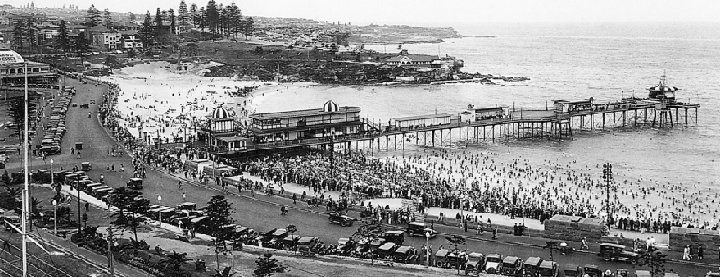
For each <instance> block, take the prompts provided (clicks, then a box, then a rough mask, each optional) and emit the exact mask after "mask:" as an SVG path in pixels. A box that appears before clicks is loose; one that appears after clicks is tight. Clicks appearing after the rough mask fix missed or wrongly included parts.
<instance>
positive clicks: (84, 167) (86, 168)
mask: <svg viewBox="0 0 720 277" xmlns="http://www.w3.org/2000/svg"><path fill="white" fill-rule="evenodd" d="M81 168H82V170H83V171H90V170H92V165H91V164H90V162H83V163H82V165H81Z"/></svg>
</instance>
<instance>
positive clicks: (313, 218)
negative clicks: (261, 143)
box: [53, 80, 709, 276]
mask: <svg viewBox="0 0 720 277" xmlns="http://www.w3.org/2000/svg"><path fill="white" fill-rule="evenodd" d="M69 83H70V84H69V85H74V86H76V88H77V89H78V94H77V96H76V97H75V98H74V100H73V101H74V102H77V103H79V104H80V103H86V102H88V101H89V99H92V98H94V99H96V102H97V103H100V99H101V97H102V96H101V95H100V89H101V88H102V86H101V87H96V86H94V85H92V84H90V85H81V84H78V83H77V82H75V81H74V80H70V81H69ZM96 111H97V107H96V106H94V105H92V106H91V108H90V109H89V112H91V113H92V114H93V116H92V117H91V118H88V117H87V112H88V109H80V108H71V109H70V111H69V112H68V116H67V126H68V132H67V134H66V137H65V139H64V140H63V151H64V152H63V154H62V155H58V156H53V159H55V160H56V165H58V166H60V165H62V166H65V168H68V167H71V166H72V165H73V164H79V163H80V162H81V161H86V160H87V161H91V162H92V163H93V164H94V167H95V168H94V169H93V170H92V171H90V172H89V175H90V176H91V177H92V178H93V179H96V180H97V179H98V178H99V176H100V175H101V174H102V175H104V176H105V180H106V182H107V183H108V185H110V186H113V187H122V186H124V184H125V182H126V181H127V179H128V178H129V177H131V172H129V171H126V172H118V171H117V169H119V164H120V163H123V164H124V165H125V166H126V168H127V167H129V166H128V165H130V164H131V160H130V158H129V157H128V156H127V155H125V156H123V157H108V155H107V149H108V148H109V147H111V146H112V145H114V144H115V142H114V141H113V140H112V138H111V137H110V136H108V134H107V133H106V132H105V131H104V129H103V128H102V127H101V126H100V125H99V124H98V122H97V120H96V119H95V117H94V115H95V112H96ZM75 141H82V142H84V149H83V150H81V151H82V156H83V158H82V159H77V158H76V157H73V156H71V155H70V154H69V149H70V147H72V146H73V145H74V142H75ZM85 157H87V158H85ZM109 164H114V165H115V168H116V171H107V170H105V169H106V167H107V165H109ZM178 180H179V179H177V177H174V176H168V174H166V173H164V172H161V171H156V170H149V171H148V176H147V178H146V179H145V188H144V190H143V193H144V195H145V197H146V198H147V199H150V200H151V203H152V204H163V205H167V206H175V205H177V204H179V203H181V202H184V201H191V202H195V203H198V206H200V207H202V206H205V203H206V202H207V201H208V200H209V199H210V197H211V196H212V195H215V194H221V193H224V192H222V191H220V190H219V189H218V188H217V187H216V186H213V185H210V186H202V185H199V184H188V183H187V182H183V185H182V186H181V187H180V188H179V187H178ZM182 192H185V195H186V199H183V198H182V194H183V193H182ZM157 195H162V201H161V202H159V201H158V200H157ZM226 195H227V198H228V199H229V201H230V203H231V204H232V207H233V215H232V217H233V219H234V220H235V221H236V223H238V224H241V225H244V226H249V227H252V228H254V229H255V230H258V231H266V230H269V229H272V228H279V227H285V226H287V225H289V224H293V225H295V226H297V228H298V232H297V235H312V236H318V237H319V238H320V239H321V240H322V241H325V242H326V243H335V242H336V241H337V239H338V238H340V237H349V236H350V235H351V234H352V233H353V232H354V231H355V230H356V228H355V227H349V228H347V227H340V226H338V225H333V224H329V223H328V219H327V216H326V215H325V214H324V208H313V209H310V208H307V207H306V206H305V205H304V204H298V205H293V204H292V201H291V200H288V199H285V198H280V197H275V196H267V195H261V194H251V193H249V192H243V193H240V194H238V193H237V191H236V190H233V191H232V192H230V193H226ZM279 205H289V206H291V207H293V209H292V210H291V212H290V213H289V215H287V216H281V215H280V211H279ZM355 216H357V215H355ZM436 229H438V230H439V231H441V232H453V233H461V234H462V233H463V232H461V231H460V230H458V229H457V228H450V227H446V226H436ZM479 238H480V239H470V240H468V242H467V244H466V245H465V246H463V248H467V249H469V250H470V251H475V252H481V253H485V254H489V253H500V254H503V255H515V256H519V257H521V258H527V257H531V256H539V257H542V258H546V259H547V258H549V252H548V251H547V250H543V249H541V248H539V247H534V246H526V245H517V244H510V243H507V242H513V241H523V240H526V239H525V238H515V237H512V236H506V235H500V237H499V239H498V240H497V241H492V240H489V239H488V238H489V234H488V233H486V234H485V235H484V236H480V237H479ZM406 244H409V245H413V246H415V247H416V248H420V247H422V245H424V244H425V239H424V238H406ZM430 244H431V245H433V248H434V249H438V246H439V245H440V244H446V243H445V241H444V239H443V238H442V237H441V236H439V237H438V238H435V239H433V240H431V241H430ZM446 247H447V245H446ZM191 255H192V253H191ZM555 260H556V261H558V262H560V263H561V264H564V263H575V264H585V263H592V264H596V265H598V266H600V268H602V269H608V268H609V269H616V268H628V269H633V266H632V265H628V264H621V263H607V262H603V261H601V260H600V259H599V258H598V257H597V256H596V255H594V254H588V253H579V252H576V253H574V254H572V255H569V256H560V255H555ZM667 268H668V269H673V270H674V271H675V272H683V275H686V274H688V275H694V276H701V275H704V274H705V273H706V272H707V271H708V270H709V268H705V267H701V266H695V265H685V264H671V265H668V266H667Z"/></svg>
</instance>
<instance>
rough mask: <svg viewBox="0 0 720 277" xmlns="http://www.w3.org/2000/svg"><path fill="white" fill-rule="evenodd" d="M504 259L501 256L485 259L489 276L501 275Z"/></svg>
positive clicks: (490, 256) (496, 255)
mask: <svg viewBox="0 0 720 277" xmlns="http://www.w3.org/2000/svg"><path fill="white" fill-rule="evenodd" d="M502 263H503V257H502V255H499V254H490V255H487V258H486V259H485V272H487V273H489V274H499V273H500V269H501V268H502Z"/></svg>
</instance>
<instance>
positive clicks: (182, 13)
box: [177, 0, 188, 32]
mask: <svg viewBox="0 0 720 277" xmlns="http://www.w3.org/2000/svg"><path fill="white" fill-rule="evenodd" d="M177 20H178V23H179V24H180V30H181V32H184V31H185V29H187V26H188V11H187V4H185V0H181V1H180V7H179V8H178V18H177Z"/></svg>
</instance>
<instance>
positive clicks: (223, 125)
mask: <svg viewBox="0 0 720 277" xmlns="http://www.w3.org/2000/svg"><path fill="white" fill-rule="evenodd" d="M202 132H203V133H204V136H205V138H206V139H207V142H208V146H210V148H212V149H213V150H214V151H216V152H233V151H242V150H246V149H247V147H248V142H250V141H251V139H250V138H248V137H245V136H241V135H240V134H239V132H238V130H237V129H236V128H235V119H234V118H233V117H232V116H231V115H230V113H228V111H227V110H225V108H223V107H222V106H220V107H217V108H215V109H214V110H213V112H212V114H211V115H210V118H209V119H208V125H207V126H206V127H205V128H202Z"/></svg>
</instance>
